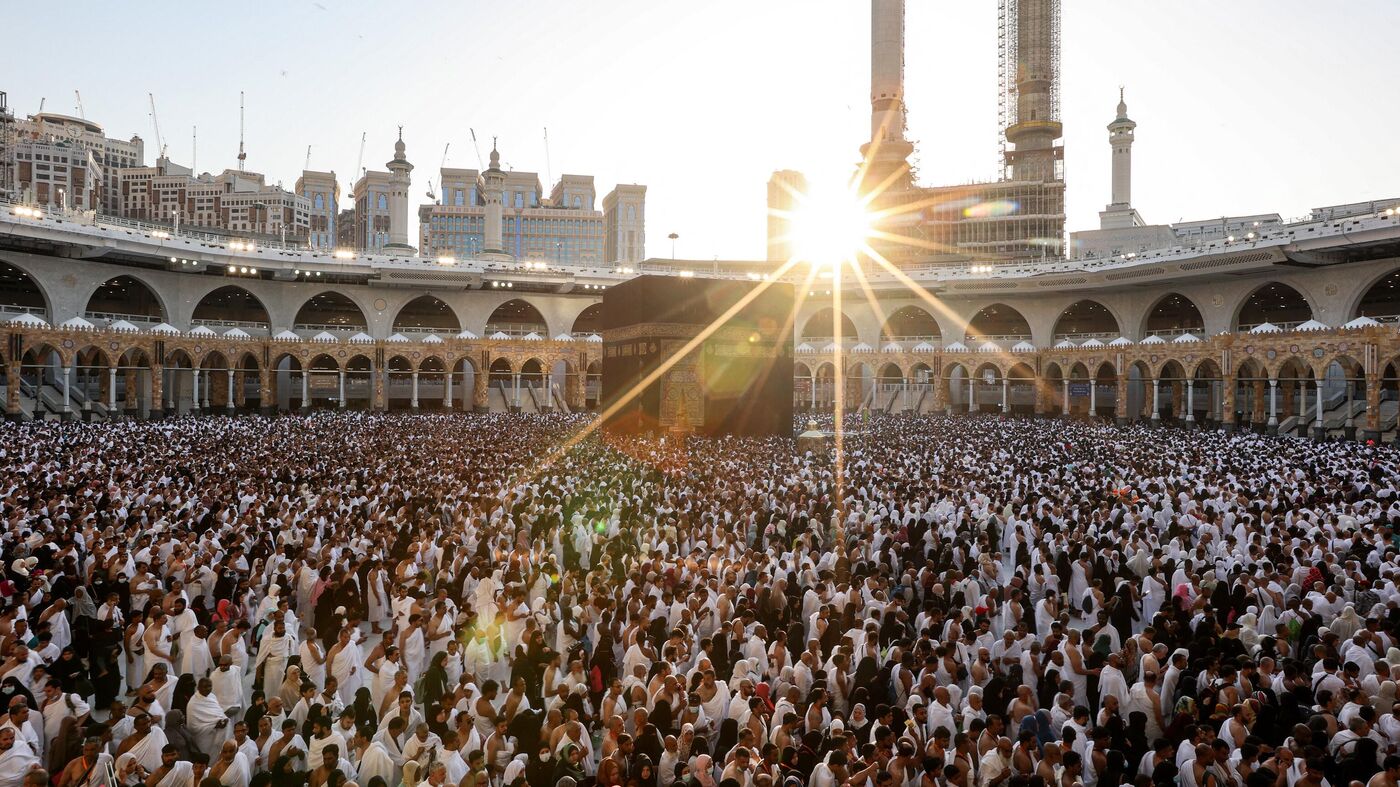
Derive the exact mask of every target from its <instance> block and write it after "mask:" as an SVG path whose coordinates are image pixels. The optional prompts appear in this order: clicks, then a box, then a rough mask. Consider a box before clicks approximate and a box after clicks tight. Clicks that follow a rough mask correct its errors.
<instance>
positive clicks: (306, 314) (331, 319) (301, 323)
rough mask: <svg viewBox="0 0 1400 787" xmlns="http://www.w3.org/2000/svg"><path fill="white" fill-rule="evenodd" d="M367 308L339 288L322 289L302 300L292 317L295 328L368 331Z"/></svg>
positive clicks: (305, 329)
mask: <svg viewBox="0 0 1400 787" xmlns="http://www.w3.org/2000/svg"><path fill="white" fill-rule="evenodd" d="M368 326H369V319H368V318H367V317H366V315H365V310H364V309H363V308H362V307H361V306H360V304H358V303H356V302H355V300H354V299H353V298H351V297H350V296H348V295H346V294H345V293H343V292H340V291H338V290H322V291H321V292H318V293H316V294H315V295H312V296H311V297H310V298H307V299H306V300H304V301H302V303H301V306H299V307H297V312H296V316H295V317H293V318H292V328H293V330H304V331H321V330H344V331H368V330H369V327H368Z"/></svg>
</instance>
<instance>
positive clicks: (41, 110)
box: [39, 96, 48, 115]
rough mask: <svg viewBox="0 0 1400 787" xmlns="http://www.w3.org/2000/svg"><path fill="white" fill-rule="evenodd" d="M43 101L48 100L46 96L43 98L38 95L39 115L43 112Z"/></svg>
mask: <svg viewBox="0 0 1400 787" xmlns="http://www.w3.org/2000/svg"><path fill="white" fill-rule="evenodd" d="M45 101H48V99H47V98H44V97H43V96H39V114H40V115H42V114H44V102H45Z"/></svg>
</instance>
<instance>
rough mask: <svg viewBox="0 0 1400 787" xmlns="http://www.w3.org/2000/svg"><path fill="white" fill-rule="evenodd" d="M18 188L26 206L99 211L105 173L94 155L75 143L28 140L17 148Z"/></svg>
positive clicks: (15, 167)
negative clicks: (27, 203)
mask: <svg viewBox="0 0 1400 787" xmlns="http://www.w3.org/2000/svg"><path fill="white" fill-rule="evenodd" d="M13 159H14V165H13V166H14V173H15V174H14V188H15V190H16V191H17V192H18V194H19V195H20V198H21V199H23V200H24V201H26V202H35V203H38V204H40V205H48V206H51V207H60V208H70V209H73V210H97V209H98V208H99V207H101V203H102V188H103V172H102V165H101V164H98V163H97V159H96V158H95V157H94V156H93V154H92V151H91V150H88V149H86V148H83V147H81V146H79V145H75V144H73V143H72V142H44V141H41V140H37V139H31V140H25V141H23V142H20V143H18V144H16V145H14V146H13Z"/></svg>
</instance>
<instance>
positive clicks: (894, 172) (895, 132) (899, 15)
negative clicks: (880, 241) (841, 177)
mask: <svg viewBox="0 0 1400 787" xmlns="http://www.w3.org/2000/svg"><path fill="white" fill-rule="evenodd" d="M904 125H905V116H904V0H871V2H870V141H869V142H868V143H866V144H865V145H862V146H861V149H860V155H861V158H862V159H863V160H865V161H868V162H869V166H868V167H867V168H866V175H865V179H864V183H863V184H862V185H863V186H865V187H875V186H878V185H880V184H882V183H885V184H886V185H885V187H884V188H885V190H887V191H899V190H902V189H908V188H909V186H910V185H911V178H910V174H909V156H910V155H911V154H912V153H913V152H914V146H913V145H912V144H911V143H910V142H909V141H908V140H907V139H905V138H904V130H905V129H904ZM887 181H888V182H887Z"/></svg>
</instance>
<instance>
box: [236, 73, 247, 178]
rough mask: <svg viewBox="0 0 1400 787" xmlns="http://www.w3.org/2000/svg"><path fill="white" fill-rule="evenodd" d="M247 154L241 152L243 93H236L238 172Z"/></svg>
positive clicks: (240, 170) (241, 168)
mask: <svg viewBox="0 0 1400 787" xmlns="http://www.w3.org/2000/svg"><path fill="white" fill-rule="evenodd" d="M247 160H248V154H247V153H246V152H245V151H244V150H243V91H242V90H240V91H238V171H239V172H242V171H243V162H245V161H247Z"/></svg>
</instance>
